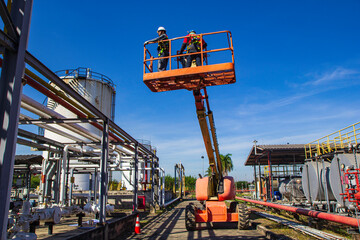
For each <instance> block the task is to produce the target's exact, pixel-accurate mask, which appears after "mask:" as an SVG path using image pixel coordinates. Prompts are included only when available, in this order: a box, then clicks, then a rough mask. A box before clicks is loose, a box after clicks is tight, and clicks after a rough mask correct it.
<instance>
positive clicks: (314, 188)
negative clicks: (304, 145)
mask: <svg viewBox="0 0 360 240" xmlns="http://www.w3.org/2000/svg"><path fill="white" fill-rule="evenodd" d="M329 168H330V163H329V162H327V161H324V169H323V165H322V162H321V161H318V162H317V161H308V162H306V163H305V164H304V168H303V171H302V188H303V191H304V194H305V196H306V199H307V200H309V201H325V200H326V195H325V194H326V191H327V193H328V198H329V200H330V201H332V200H335V198H334V195H333V193H332V190H331V187H330V181H329V173H330V171H329ZM325 182H326V183H327V184H325ZM325 187H326V189H325Z"/></svg>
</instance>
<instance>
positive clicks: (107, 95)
mask: <svg viewBox="0 0 360 240" xmlns="http://www.w3.org/2000/svg"><path fill="white" fill-rule="evenodd" d="M56 73H57V74H58V76H59V77H60V78H61V79H63V80H64V82H66V83H67V84H69V85H70V86H71V87H72V88H73V89H74V90H75V91H77V92H78V93H79V94H80V95H81V96H82V97H84V98H85V99H86V100H87V101H89V102H90V103H91V104H92V105H94V106H95V107H96V108H97V109H99V110H100V111H101V112H102V113H104V114H105V115H106V116H107V117H109V118H110V119H112V120H114V113H115V86H114V83H113V82H112V81H111V79H110V78H108V77H106V76H105V75H103V74H100V73H96V72H93V71H91V69H89V68H77V69H68V70H63V71H58V72H56ZM47 107H48V108H50V109H52V110H54V111H55V112H58V113H59V114H61V115H63V116H64V117H66V118H77V116H76V114H74V113H72V112H71V111H70V110H68V109H66V108H65V107H63V106H62V105H60V104H57V103H56V102H54V101H53V100H52V99H48V101H47ZM79 125H81V126H82V127H84V128H85V129H88V130H89V132H91V133H93V134H96V135H97V136H99V137H101V136H102V131H101V130H99V129H97V128H96V127H94V126H93V125H91V124H90V123H81V124H79ZM53 127H55V128H59V129H61V130H62V131H64V132H67V133H70V134H71V135H73V136H76V137H77V138H80V139H83V140H86V138H85V137H81V136H79V135H77V134H76V133H73V132H71V131H69V130H67V129H64V128H62V127H61V126H59V125H53ZM44 136H45V137H47V138H50V139H54V140H57V141H59V142H63V143H72V142H74V141H73V140H71V139H68V138H66V137H64V136H61V135H59V134H56V133H54V132H50V131H47V130H45V133H44Z"/></svg>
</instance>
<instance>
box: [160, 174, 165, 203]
mask: <svg viewBox="0 0 360 240" xmlns="http://www.w3.org/2000/svg"><path fill="white" fill-rule="evenodd" d="M160 169H161V171H162V172H163V175H162V205H163V206H164V205H165V170H164V169H163V168H160Z"/></svg>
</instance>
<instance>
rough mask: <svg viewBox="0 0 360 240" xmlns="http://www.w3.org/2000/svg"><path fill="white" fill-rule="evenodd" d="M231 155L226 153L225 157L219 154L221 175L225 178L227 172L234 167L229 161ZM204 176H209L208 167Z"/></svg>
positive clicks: (209, 168) (230, 160)
mask: <svg viewBox="0 0 360 240" xmlns="http://www.w3.org/2000/svg"><path fill="white" fill-rule="evenodd" d="M231 156H232V154H230V153H228V154H226V155H222V154H220V161H221V166H222V171H223V175H225V176H227V175H228V173H229V172H231V171H232V170H233V169H234V165H233V163H232V159H231ZM205 176H211V167H210V166H209V167H208V169H207V170H206V172H205Z"/></svg>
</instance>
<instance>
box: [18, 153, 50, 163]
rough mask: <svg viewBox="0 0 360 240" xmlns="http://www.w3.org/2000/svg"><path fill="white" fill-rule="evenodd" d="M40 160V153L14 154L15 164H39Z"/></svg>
mask: <svg viewBox="0 0 360 240" xmlns="http://www.w3.org/2000/svg"><path fill="white" fill-rule="evenodd" d="M42 160H43V157H42V156H41V155H35V154H30V155H16V156H15V165H21V164H26V165H34V164H38V165H41V163H42Z"/></svg>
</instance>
